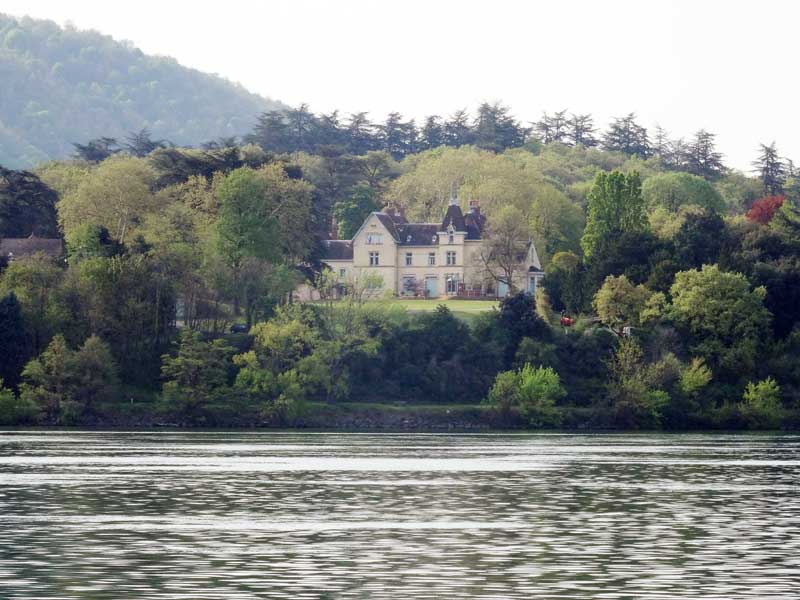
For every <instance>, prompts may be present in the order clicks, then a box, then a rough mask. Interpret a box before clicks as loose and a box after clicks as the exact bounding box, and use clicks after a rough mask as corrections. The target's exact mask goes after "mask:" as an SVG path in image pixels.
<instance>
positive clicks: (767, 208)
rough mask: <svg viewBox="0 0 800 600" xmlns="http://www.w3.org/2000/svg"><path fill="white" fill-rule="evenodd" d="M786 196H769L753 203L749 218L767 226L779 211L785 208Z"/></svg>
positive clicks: (748, 214)
mask: <svg viewBox="0 0 800 600" xmlns="http://www.w3.org/2000/svg"><path fill="white" fill-rule="evenodd" d="M784 198H785V196H767V197H766V198H761V199H760V200H756V201H755V202H753V206H751V207H750V210H748V211H747V218H748V219H750V220H751V221H755V222H756V223H761V224H762V225H766V224H767V223H769V222H770V221H772V217H774V216H775V213H776V212H777V211H778V209H779V208H780V207H781V206H783V200H784Z"/></svg>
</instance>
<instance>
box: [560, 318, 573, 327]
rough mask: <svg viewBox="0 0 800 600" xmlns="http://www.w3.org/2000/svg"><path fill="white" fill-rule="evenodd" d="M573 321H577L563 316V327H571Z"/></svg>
mask: <svg viewBox="0 0 800 600" xmlns="http://www.w3.org/2000/svg"><path fill="white" fill-rule="evenodd" d="M573 323H575V319H571V318H570V317H561V326H562V327H570V326H572V324H573Z"/></svg>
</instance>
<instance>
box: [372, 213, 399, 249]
mask: <svg viewBox="0 0 800 600" xmlns="http://www.w3.org/2000/svg"><path fill="white" fill-rule="evenodd" d="M372 214H373V215H375V216H376V217H377V218H378V220H379V221H380V222H381V224H382V225H383V226H384V227H386V230H387V231H388V232H389V233H390V234H391V235H392V237H393V238H394V239H395V241H396V242H399V241H400V238H399V237H398V235H397V227H396V226H395V221H394V219H393V218H392V217H391V216H390V215H387V214H386V213H382V212H376V213H372Z"/></svg>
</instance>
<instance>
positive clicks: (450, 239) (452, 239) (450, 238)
mask: <svg viewBox="0 0 800 600" xmlns="http://www.w3.org/2000/svg"><path fill="white" fill-rule="evenodd" d="M455 231H456V230H455V228H454V227H453V226H452V225H450V227H448V228H447V243H448V244H455V243H456V236H455Z"/></svg>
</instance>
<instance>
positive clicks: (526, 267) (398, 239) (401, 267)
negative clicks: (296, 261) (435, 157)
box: [323, 196, 544, 298]
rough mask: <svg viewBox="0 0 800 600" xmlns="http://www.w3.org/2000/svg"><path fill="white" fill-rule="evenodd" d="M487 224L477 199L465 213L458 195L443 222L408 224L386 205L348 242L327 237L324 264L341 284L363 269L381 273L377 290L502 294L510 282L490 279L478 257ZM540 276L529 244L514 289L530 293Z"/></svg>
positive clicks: (429, 295) (440, 294) (423, 294)
mask: <svg viewBox="0 0 800 600" xmlns="http://www.w3.org/2000/svg"><path fill="white" fill-rule="evenodd" d="M485 226H486V216H485V215H483V214H481V210H480V202H479V201H478V200H472V201H470V202H469V212H468V213H467V214H466V215H465V214H463V213H462V211H461V207H460V206H459V203H458V197H457V196H456V197H455V198H451V199H450V205H449V206H448V207H447V213H446V214H445V215H444V219H443V220H442V222H441V223H409V222H408V221H407V220H406V218H405V216H404V215H403V214H402V212H398V211H395V210H393V209H384V211H383V212H374V213H372V214H370V215H369V216H368V217H367V219H366V220H365V221H364V223H363V224H362V225H361V227H360V228H359V230H358V231H357V232H356V234H355V235H354V236H353V239H352V240H326V241H325V242H324V244H325V255H324V257H323V262H324V263H325V264H326V265H327V266H328V267H330V268H331V269H332V270H333V272H334V273H335V274H336V276H337V277H338V278H339V280H340V281H342V282H343V283H345V282H347V281H353V280H356V279H358V278H359V277H361V276H363V275H364V274H365V273H374V274H377V275H380V276H381V278H382V280H383V288H382V289H381V290H380V292H381V293H386V292H387V291H389V292H393V293H395V294H397V295H398V296H407V297H425V298H438V297H443V296H459V297H470V298H479V297H490V298H498V297H504V296H506V295H508V293H509V286H508V284H507V283H506V282H503V281H498V278H496V277H493V276H492V274H491V273H490V272H489V269H487V267H486V264H485V262H484V261H483V260H482V249H483V244H484V242H483V239H482V236H483V233H484V228H485ZM543 276H544V273H543V272H542V268H541V264H540V262H539V256H538V255H537V253H536V248H535V247H534V245H533V242H527V244H526V251H525V252H524V254H522V255H520V256H519V268H518V269H517V275H516V276H515V278H514V287H516V288H517V289H520V290H525V291H527V292H528V293H534V292H535V291H536V286H537V284H538V282H539V281H540V280H541V278H542V277H543Z"/></svg>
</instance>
